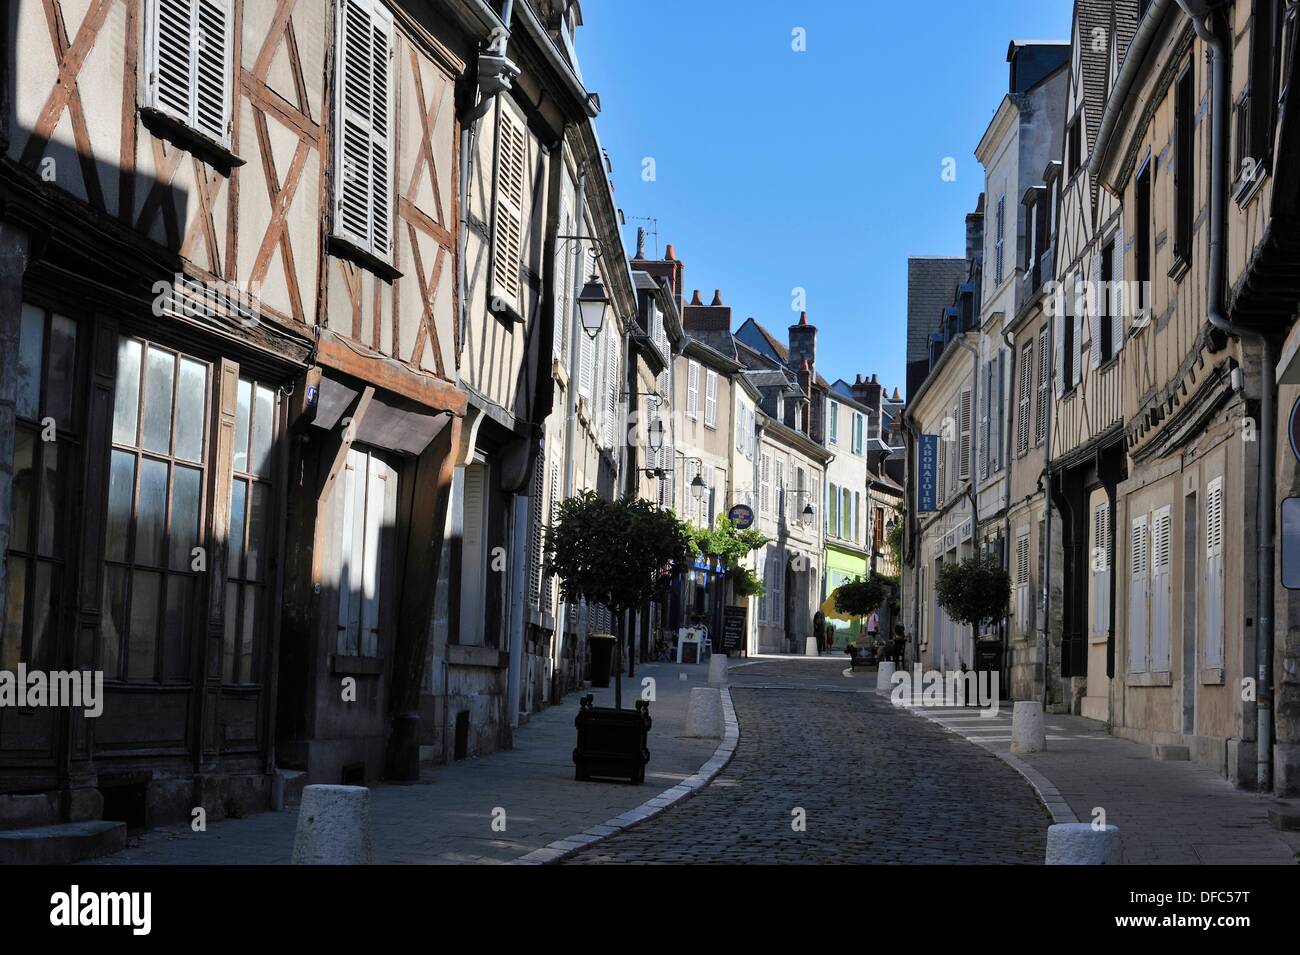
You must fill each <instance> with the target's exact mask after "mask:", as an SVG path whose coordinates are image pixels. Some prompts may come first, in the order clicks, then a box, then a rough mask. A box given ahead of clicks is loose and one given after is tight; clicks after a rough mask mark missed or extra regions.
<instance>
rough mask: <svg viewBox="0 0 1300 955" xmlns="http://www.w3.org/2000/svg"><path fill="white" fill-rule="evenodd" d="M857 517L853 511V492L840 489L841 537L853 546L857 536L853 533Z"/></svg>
mask: <svg viewBox="0 0 1300 955" xmlns="http://www.w3.org/2000/svg"><path fill="white" fill-rule="evenodd" d="M856 516H857V515H856V514H855V513H854V510H853V492H852V491H850V490H849V489H848V488H846V487H844V488H840V537H842V538H843V539H844V540H846V541H848V542H849V543H851V544H852V543H856V536H857V535H855V534H854V533H853V526H854V524H856V523H857V521H856V520H855V518H856Z"/></svg>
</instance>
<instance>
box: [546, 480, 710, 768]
mask: <svg viewBox="0 0 1300 955" xmlns="http://www.w3.org/2000/svg"><path fill="white" fill-rule="evenodd" d="M690 550H691V548H690V537H689V535H688V533H687V530H686V526H685V525H684V524H683V523H682V522H681V521H679V520H677V518H676V517H674V516H673V515H672V513H671V512H669V511H661V510H659V509H658V508H656V507H655V506H654V505H652V504H651V503H650V502H649V501H644V500H640V499H637V498H624V499H622V500H617V501H610V500H606V499H605V498H603V497H600V496H598V495H597V494H596V493H595V492H594V491H583V492H581V493H580V494H578V495H576V496H574V497H571V498H569V499H568V500H566V501H563V502H562V503H561V504H560V507H559V513H558V515H557V517H556V520H555V522H554V524H552V525H551V526H550V527H548V528H547V529H546V535H545V538H544V541H543V551H544V554H545V558H546V562H545V570H546V573H553V574H556V575H558V576H559V578H560V590H561V593H562V594H563V595H564V597H565V598H566V599H568V600H571V601H572V600H578V599H583V600H586V601H587V602H588V603H596V604H603V605H604V606H605V607H608V608H609V610H610V612H611V613H612V614H613V616H614V620H615V621H616V624H615V630H617V631H618V632H617V634H616V640H615V651H614V652H615V654H616V656H615V660H616V670H617V671H618V672H619V673H621V671H622V666H621V664H622V654H623V630H624V615H625V614H626V612H627V611H628V610H631V609H633V608H639V607H642V606H644V605H645V604H646V603H647V602H649V601H651V600H654V599H656V598H657V597H660V596H662V595H663V593H664V592H665V591H666V590H667V588H668V584H669V582H670V580H671V579H672V573H673V568H674V566H676V565H680V564H681V563H683V562H684V561H685V560H687V559H688V557H689V555H690ZM649 708H650V704H649V703H648V702H646V701H644V700H639V701H638V702H637V704H636V707H635V709H632V710H624V709H623V681H622V680H621V679H619V678H616V679H615V681H614V708H613V709H607V708H602V707H596V706H594V705H593V704H592V696H591V695H590V694H588V695H587V696H585V697H584V698H583V699H582V702H581V707H580V709H579V710H578V715H577V717H576V718H575V719H574V725H575V726H576V727H577V730H578V742H577V746H576V747H575V748H574V750H573V762H574V764H575V767H576V771H575V775H576V777H577V779H579V780H586V779H590V778H592V777H593V776H606V777H609V776H614V777H624V778H628V779H630V781H631V782H633V783H640V782H644V781H645V766H646V763H647V762H649V759H650V750H649V748H648V747H647V745H646V737H647V734H648V733H649V731H650V713H649Z"/></svg>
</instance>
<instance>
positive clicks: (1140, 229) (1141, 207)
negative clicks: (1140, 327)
mask: <svg viewBox="0 0 1300 955" xmlns="http://www.w3.org/2000/svg"><path fill="white" fill-rule="evenodd" d="M1151 162H1152V160H1150V159H1148V160H1147V161H1146V162H1145V163H1143V165H1142V169H1141V170H1140V171H1139V172H1138V174H1137V183H1136V186H1135V191H1136V195H1135V196H1134V202H1135V205H1136V209H1135V210H1134V220H1135V221H1134V223H1133V225H1134V227H1135V230H1136V232H1135V238H1134V242H1133V264H1134V266H1135V268H1136V273H1137V274H1135V275H1134V276H1133V277H1134V279H1136V280H1137V300H1136V301H1135V302H1134V303H1133V305H1134V307H1135V308H1136V309H1137V312H1138V313H1139V314H1143V313H1145V312H1146V311H1147V309H1148V308H1150V306H1151V302H1150V292H1148V291H1147V290H1148V289H1149V288H1150V283H1151Z"/></svg>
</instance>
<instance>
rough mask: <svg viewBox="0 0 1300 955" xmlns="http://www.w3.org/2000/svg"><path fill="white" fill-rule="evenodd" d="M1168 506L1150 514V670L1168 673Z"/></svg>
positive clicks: (1169, 522)
mask: <svg viewBox="0 0 1300 955" xmlns="http://www.w3.org/2000/svg"><path fill="white" fill-rule="evenodd" d="M1169 510H1170V509H1169V505H1167V504H1166V505H1165V506H1164V507H1162V508H1160V509H1159V510H1158V511H1156V512H1155V513H1154V514H1153V515H1152V516H1151V545H1152V546H1151V551H1152V554H1151V670H1152V671H1153V672H1157V673H1168V672H1169V644H1170V640H1169V627H1170V619H1169V597H1170V567H1171V564H1172V559H1171V558H1172V555H1171V549H1172V545H1171V541H1170V529H1171V524H1172V521H1171V519H1170V513H1169Z"/></svg>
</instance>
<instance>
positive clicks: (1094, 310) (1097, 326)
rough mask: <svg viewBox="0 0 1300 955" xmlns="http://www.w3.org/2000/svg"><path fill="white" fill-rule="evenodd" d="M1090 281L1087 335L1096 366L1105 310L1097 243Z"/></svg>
mask: <svg viewBox="0 0 1300 955" xmlns="http://www.w3.org/2000/svg"><path fill="white" fill-rule="evenodd" d="M1112 260H1113V257H1112ZM1091 281H1092V291H1093V295H1092V296H1090V298H1091V307H1090V308H1089V309H1088V313H1089V314H1088V329H1089V331H1088V334H1089V337H1090V338H1091V339H1092V347H1091V352H1092V367H1093V368H1097V367H1099V366H1100V365H1101V323H1102V319H1103V315H1102V313H1103V312H1104V311H1105V309H1104V308H1103V306H1104V304H1105V302H1106V289H1104V288H1102V282H1101V246H1100V245H1098V246H1097V248H1095V249H1093V250H1092V276H1091ZM1085 301H1086V299H1085ZM1075 334H1076V335H1077V334H1078V332H1075ZM1079 378H1080V380H1082V378H1083V375H1082V372H1080V376H1079Z"/></svg>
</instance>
